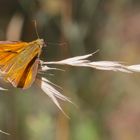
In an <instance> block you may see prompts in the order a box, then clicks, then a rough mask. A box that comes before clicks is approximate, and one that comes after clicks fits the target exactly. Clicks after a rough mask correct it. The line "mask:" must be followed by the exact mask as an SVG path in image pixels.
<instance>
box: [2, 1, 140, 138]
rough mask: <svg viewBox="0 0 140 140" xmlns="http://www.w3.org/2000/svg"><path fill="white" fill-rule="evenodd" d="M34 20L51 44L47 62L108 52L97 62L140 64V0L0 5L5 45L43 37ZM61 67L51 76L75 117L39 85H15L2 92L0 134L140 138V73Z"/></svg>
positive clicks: (45, 50) (46, 50)
mask: <svg viewBox="0 0 140 140" xmlns="http://www.w3.org/2000/svg"><path fill="white" fill-rule="evenodd" d="M33 20H36V21H37V28H38V32H39V35H40V38H43V39H44V40H46V41H47V42H48V45H47V48H43V52H42V55H41V59H42V60H45V61H54V60H62V59H65V58H68V57H73V56H76V55H84V54H87V53H91V52H94V51H95V50H97V49H100V51H99V52H98V53H97V54H95V55H94V56H93V57H92V58H91V59H92V60H116V61H124V62H127V63H128V64H136V63H140V57H139V53H140V1H139V0H11V1H10V0H0V40H22V41H32V40H35V39H37V36H36V33H35V27H34V23H33ZM51 43H55V44H56V45H54V44H52V45H51ZM59 43H65V45H62V44H59ZM59 68H63V69H65V70H66V71H65V72H60V71H57V72H54V71H52V72H51V73H50V72H47V73H46V74H45V76H46V77H47V78H48V79H49V80H51V81H53V82H54V83H56V84H58V85H60V86H61V87H62V88H63V94H64V95H66V96H69V97H71V99H72V101H73V102H75V103H76V104H77V106H78V108H76V107H75V106H73V105H72V104H69V103H63V102H61V105H62V107H63V109H64V110H65V112H66V113H67V114H68V115H69V117H70V119H67V118H66V117H65V116H64V115H63V114H62V113H61V112H60V111H59V110H58V108H57V107H56V106H55V105H54V104H53V103H52V101H51V100H50V99H49V98H48V97H47V96H46V95H45V94H44V93H43V92H42V91H41V90H40V89H39V87H38V86H37V85H36V84H34V85H33V86H32V87H31V88H30V89H28V90H20V89H15V88H12V87H9V88H10V90H9V91H8V92H2V91H0V93H1V94H0V129H1V130H3V131H6V132H8V133H10V134H11V135H10V136H6V135H4V134H1V133H0V140H140V108H139V106H140V86H139V83H140V74H124V73H119V72H110V71H98V70H93V69H90V68H74V67H65V66H64V67H59ZM50 74H54V75H53V76H52V75H50ZM1 84H3V85H4V83H2V82H1ZM4 86H6V85H4Z"/></svg>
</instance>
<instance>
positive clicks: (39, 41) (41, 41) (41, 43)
mask: <svg viewBox="0 0 140 140" xmlns="http://www.w3.org/2000/svg"><path fill="white" fill-rule="evenodd" d="M36 44H37V45H38V46H39V47H40V48H42V47H43V46H44V45H45V42H44V40H43V39H37V40H36Z"/></svg>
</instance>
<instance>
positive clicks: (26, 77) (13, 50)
mask: <svg viewBox="0 0 140 140" xmlns="http://www.w3.org/2000/svg"><path fill="white" fill-rule="evenodd" d="M43 44H44V41H43V39H37V40H35V41H32V42H29V43H27V42H10V41H0V73H1V75H2V76H3V77H4V80H6V81H9V82H10V83H11V84H12V85H13V86H14V87H17V88H22V89H26V88H29V87H30V86H31V85H32V83H33V82H34V80H35V78H36V74H37V70H38V64H39V56H40V53H41V49H42V47H43Z"/></svg>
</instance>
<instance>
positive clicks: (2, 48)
mask: <svg viewBox="0 0 140 140" xmlns="http://www.w3.org/2000/svg"><path fill="white" fill-rule="evenodd" d="M27 44H28V43H26V42H10V41H0V70H1V71H4V69H3V66H5V65H7V64H8V63H9V61H11V60H12V59H13V58H15V56H17V55H18V54H19V53H20V52H21V51H23V49H25V48H26V47H27Z"/></svg>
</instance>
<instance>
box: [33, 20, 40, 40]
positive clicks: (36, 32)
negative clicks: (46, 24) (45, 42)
mask: <svg viewBox="0 0 140 140" xmlns="http://www.w3.org/2000/svg"><path fill="white" fill-rule="evenodd" d="M34 25H35V32H36V35H37V38H38V39H39V34H38V31H37V23H36V20H34Z"/></svg>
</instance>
